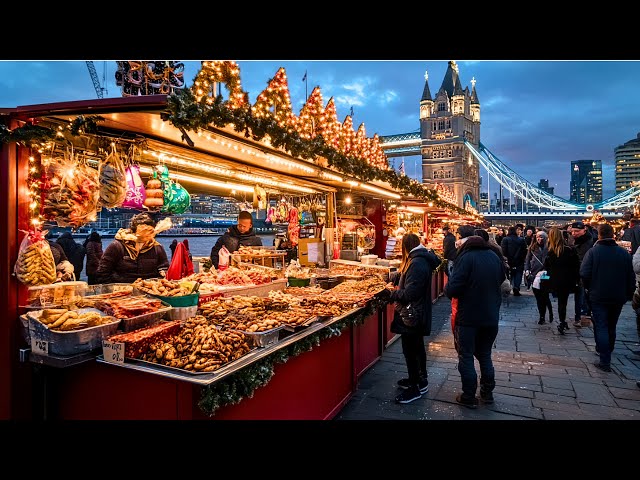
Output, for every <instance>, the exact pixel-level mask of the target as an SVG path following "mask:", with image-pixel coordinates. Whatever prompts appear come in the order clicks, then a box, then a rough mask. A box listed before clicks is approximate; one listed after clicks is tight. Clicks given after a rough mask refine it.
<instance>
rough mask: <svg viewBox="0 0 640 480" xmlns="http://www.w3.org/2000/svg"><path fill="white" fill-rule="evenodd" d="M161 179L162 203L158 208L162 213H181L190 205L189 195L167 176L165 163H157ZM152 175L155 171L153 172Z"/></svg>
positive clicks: (167, 170)
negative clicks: (160, 207)
mask: <svg viewBox="0 0 640 480" xmlns="http://www.w3.org/2000/svg"><path fill="white" fill-rule="evenodd" d="M156 170H157V171H158V173H159V175H160V180H161V181H162V188H163V190H162V191H163V194H164V204H163V205H162V209H161V210H160V211H161V212H163V213H171V214H181V213H184V212H186V211H187V209H188V208H189V207H190V206H191V196H190V195H189V192H187V190H186V189H185V188H184V187H183V186H182V185H180V184H179V183H178V182H175V181H174V180H172V179H171V178H170V177H169V169H168V168H167V166H166V165H158V166H157V167H156ZM153 174H154V176H155V174H156V172H155V171H154V172H153Z"/></svg>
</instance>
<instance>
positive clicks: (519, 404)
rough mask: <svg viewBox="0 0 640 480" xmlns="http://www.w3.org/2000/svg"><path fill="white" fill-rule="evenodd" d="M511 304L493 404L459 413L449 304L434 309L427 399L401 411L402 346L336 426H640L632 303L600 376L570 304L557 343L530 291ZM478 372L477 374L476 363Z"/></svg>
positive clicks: (504, 315)
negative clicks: (474, 422) (362, 423)
mask: <svg viewBox="0 0 640 480" xmlns="http://www.w3.org/2000/svg"><path fill="white" fill-rule="evenodd" d="M521 293H522V296H520V297H513V296H510V297H509V298H508V300H507V301H506V302H504V303H503V305H502V307H501V311H500V330H499V333H498V338H497V339H496V344H495V346H494V351H493V355H492V357H493V362H494V366H495V369H496V383H497V386H496V389H495V391H494V397H495V403H493V404H491V405H484V404H482V402H481V403H480V405H479V407H478V408H477V409H475V410H472V409H469V408H466V407H463V406H461V405H458V404H457V403H456V402H455V396H456V394H457V393H459V392H460V391H461V383H460V374H459V373H458V370H457V355H456V352H455V350H454V348H453V335H452V333H451V327H450V323H449V320H450V318H449V314H450V302H449V300H448V299H447V298H446V297H441V298H440V299H438V301H437V302H436V303H435V305H434V310H433V321H434V325H433V327H434V328H433V332H434V333H433V334H432V335H431V336H430V337H426V342H427V351H428V353H427V369H428V374H429V391H428V392H427V394H425V395H423V396H422V397H421V398H420V399H418V400H416V401H414V402H412V403H410V404H406V405H400V404H396V403H395V402H394V397H395V396H396V395H397V394H398V393H399V392H400V390H399V389H398V388H397V387H396V381H397V380H398V379H400V378H402V377H405V376H406V367H405V364H404V358H403V356H402V348H401V345H400V341H399V340H396V341H394V342H393V343H392V344H391V345H390V346H389V347H388V348H387V349H386V350H385V351H384V353H383V355H382V358H381V359H380V360H379V361H378V362H376V363H375V364H374V366H373V367H371V368H370V369H369V370H368V371H367V372H365V374H364V375H363V376H362V377H361V379H360V382H359V384H358V389H357V392H356V393H355V394H354V396H353V397H352V398H351V399H350V401H349V402H348V403H347V404H346V405H345V407H344V408H343V409H342V410H341V412H340V413H339V414H338V415H337V416H336V417H335V419H336V420H573V419H576V420H636V419H640V388H638V387H637V385H636V381H637V380H640V356H638V355H635V354H634V353H633V350H636V351H638V350H640V344H639V343H638V333H637V331H636V323H635V314H634V312H633V310H632V309H631V303H630V302H628V303H627V304H625V306H624V307H623V309H622V314H621V315H620V321H619V323H618V329H617V340H616V346H615V350H614V352H613V356H612V360H611V366H612V370H613V371H612V372H611V373H605V372H602V371H600V370H598V369H597V368H596V367H595V366H594V365H593V362H594V361H596V360H597V359H598V357H596V355H595V341H594V338H593V328H592V327H591V326H585V327H582V328H575V327H573V326H572V323H573V322H572V320H573V315H572V312H573V296H570V297H569V303H568V308H567V310H568V312H567V317H568V318H567V321H568V322H569V325H571V328H570V329H569V330H568V331H567V332H566V333H565V335H560V334H559V333H558V330H557V328H556V326H557V325H558V322H557V318H558V313H557V301H556V300H555V299H554V300H553V307H554V317H555V321H554V323H552V324H549V323H545V324H544V325H538V323H537V321H538V312H537V308H536V304H535V298H534V296H533V293H532V292H531V291H526V290H525V289H522V290H521ZM476 370H477V372H478V374H479V372H480V369H479V366H478V364H477V361H476Z"/></svg>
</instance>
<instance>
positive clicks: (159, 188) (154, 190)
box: [144, 167, 166, 212]
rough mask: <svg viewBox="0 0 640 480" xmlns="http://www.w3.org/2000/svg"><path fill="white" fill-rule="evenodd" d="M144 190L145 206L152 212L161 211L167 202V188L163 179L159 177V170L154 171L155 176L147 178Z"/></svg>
mask: <svg viewBox="0 0 640 480" xmlns="http://www.w3.org/2000/svg"><path fill="white" fill-rule="evenodd" d="M165 168H166V167H165ZM144 190H145V199H144V206H145V207H146V208H147V209H148V210H150V211H152V212H158V211H160V209H161V208H162V207H163V206H164V204H165V190H164V188H163V185H162V181H161V180H160V179H159V178H158V172H156V171H155V170H154V171H153V177H151V178H150V179H149V180H147V186H146V187H145V189H144Z"/></svg>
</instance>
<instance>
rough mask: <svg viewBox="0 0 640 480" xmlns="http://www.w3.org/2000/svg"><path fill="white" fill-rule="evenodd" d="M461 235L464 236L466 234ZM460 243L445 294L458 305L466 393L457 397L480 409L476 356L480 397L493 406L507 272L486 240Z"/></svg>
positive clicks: (468, 239)
mask: <svg viewBox="0 0 640 480" xmlns="http://www.w3.org/2000/svg"><path fill="white" fill-rule="evenodd" d="M471 228H472V227H471ZM460 229H462V227H460ZM514 231H515V229H514ZM461 233H463V237H464V233H465V232H464V231H463V232H461ZM521 240H522V239H521ZM523 241H524V240H523ZM460 243H461V245H460V247H459V248H458V258H456V265H455V268H454V270H453V274H452V275H451V277H449V282H448V283H447V285H446V287H445V290H444V293H445V295H447V297H449V298H452V299H453V298H456V299H457V302H458V307H457V314H456V317H455V323H454V327H453V334H454V338H455V343H456V345H457V351H458V371H459V372H460V378H461V380H462V393H461V394H459V395H458V396H457V397H456V402H458V403H459V404H461V405H464V406H466V407H469V408H476V406H477V405H478V399H477V398H476V389H477V387H478V375H477V373H476V369H475V365H474V357H475V358H476V359H477V360H478V363H479V364H480V398H481V399H482V400H483V401H484V402H485V403H493V393H492V392H493V389H494V388H495V385H496V382H495V370H494V368H493V362H492V360H491V348H492V347H493V342H494V341H495V339H496V336H497V335H498V320H499V317H500V305H501V303H502V293H501V291H500V285H501V284H502V282H503V281H504V279H505V278H506V272H505V269H504V266H503V262H502V259H501V258H499V256H498V253H497V252H495V251H493V250H492V249H491V247H490V246H489V245H488V243H487V242H486V241H485V240H484V239H483V238H482V237H479V236H475V235H472V236H469V237H466V238H463V239H462V240H460Z"/></svg>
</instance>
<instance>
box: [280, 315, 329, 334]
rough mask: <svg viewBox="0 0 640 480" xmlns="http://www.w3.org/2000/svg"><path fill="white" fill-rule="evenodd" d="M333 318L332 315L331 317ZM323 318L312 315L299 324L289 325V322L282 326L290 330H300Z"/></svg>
mask: <svg viewBox="0 0 640 480" xmlns="http://www.w3.org/2000/svg"><path fill="white" fill-rule="evenodd" d="M329 318H331V317H329ZM320 320H321V318H320V317H311V318H310V319H309V320H307V321H306V322H304V323H299V324H298V325H289V324H285V325H283V326H282V327H283V328H284V329H285V330H288V331H289V332H299V331H300V330H304V329H305V328H307V327H308V326H309V325H311V324H314V323H316V322H318V321H320Z"/></svg>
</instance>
